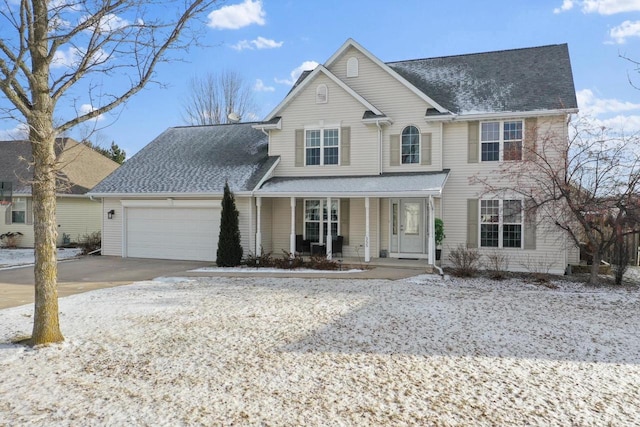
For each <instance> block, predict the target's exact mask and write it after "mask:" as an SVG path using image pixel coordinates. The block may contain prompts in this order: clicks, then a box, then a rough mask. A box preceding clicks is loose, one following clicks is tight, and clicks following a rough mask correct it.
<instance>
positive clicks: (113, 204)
mask: <svg viewBox="0 0 640 427" xmlns="http://www.w3.org/2000/svg"><path fill="white" fill-rule="evenodd" d="M111 209H113V210H114V211H115V215H114V216H113V218H112V219H108V217H107V212H109V211H110V210H111ZM102 224H103V225H102V255H112V256H122V205H121V204H120V199H106V198H105V199H102Z"/></svg>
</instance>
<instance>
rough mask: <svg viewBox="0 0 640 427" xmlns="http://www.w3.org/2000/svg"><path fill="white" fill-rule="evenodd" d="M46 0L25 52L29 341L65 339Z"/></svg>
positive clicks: (37, 8) (38, 4)
mask: <svg viewBox="0 0 640 427" xmlns="http://www.w3.org/2000/svg"><path fill="white" fill-rule="evenodd" d="M48 3H49V2H47V1H43V0H38V1H33V3H32V4H33V16H34V20H33V24H32V27H33V28H32V32H31V33H30V37H29V52H30V54H31V68H32V71H33V74H32V76H31V79H30V89H31V96H32V100H31V102H32V107H31V111H30V114H28V115H27V124H28V125H29V141H30V142H31V148H32V152H33V162H34V165H33V182H32V184H31V194H32V196H33V231H34V246H35V266H34V268H33V270H34V276H35V277H34V280H35V305H34V317H33V333H32V335H31V344H32V345H38V344H47V343H53V342H60V341H63V340H64V337H63V336H62V333H61V332H60V323H59V319H58V283H57V276H58V267H57V264H56V262H57V253H56V240H57V238H58V229H57V226H56V225H57V224H56V223H57V221H56V171H55V168H56V154H55V138H56V134H55V131H54V126H53V112H54V106H55V104H54V101H53V99H52V98H51V93H50V91H49V67H50V64H49V59H48V58H47V54H48V51H49V49H48V48H49V41H48V31H49V21H48V10H47V7H48V6H47V4H48Z"/></svg>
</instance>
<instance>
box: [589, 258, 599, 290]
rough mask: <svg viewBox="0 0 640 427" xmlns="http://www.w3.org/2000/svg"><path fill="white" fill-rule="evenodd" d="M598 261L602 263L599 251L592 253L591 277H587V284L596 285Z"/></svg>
mask: <svg viewBox="0 0 640 427" xmlns="http://www.w3.org/2000/svg"><path fill="white" fill-rule="evenodd" d="M600 261H602V255H601V254H600V251H599V250H596V251H594V252H593V260H592V261H591V275H590V276H589V284H590V285H597V284H598V275H599V274H600Z"/></svg>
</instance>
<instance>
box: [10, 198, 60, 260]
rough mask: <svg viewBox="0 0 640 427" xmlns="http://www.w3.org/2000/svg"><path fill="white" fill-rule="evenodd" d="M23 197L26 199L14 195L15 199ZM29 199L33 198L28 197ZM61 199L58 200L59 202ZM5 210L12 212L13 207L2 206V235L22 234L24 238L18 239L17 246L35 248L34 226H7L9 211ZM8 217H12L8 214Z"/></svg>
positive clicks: (13, 224) (14, 224)
mask: <svg viewBox="0 0 640 427" xmlns="http://www.w3.org/2000/svg"><path fill="white" fill-rule="evenodd" d="M17 197H21V198H24V197H25V196H23V195H14V198H17ZM28 198H29V199H30V198H31V197H28ZM59 200H60V199H58V201H59ZM5 209H8V210H11V206H6V207H5V206H0V213H1V214H2V215H1V217H0V234H4V233H8V232H14V233H18V232H19V233H22V237H20V239H18V241H17V244H18V247H20V248H32V247H33V224H16V223H12V224H5V214H6V212H7V211H5ZM6 215H11V213H8V214H6Z"/></svg>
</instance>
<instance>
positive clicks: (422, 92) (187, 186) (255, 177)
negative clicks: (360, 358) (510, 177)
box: [90, 40, 577, 272]
mask: <svg viewBox="0 0 640 427" xmlns="http://www.w3.org/2000/svg"><path fill="white" fill-rule="evenodd" d="M575 112H577V103H576V97H575V89H574V85H573V76H572V73H571V65H570V61H569V54H568V48H567V46H566V45H551V46H542V47H534V48H527V49H516V50H506V51H499V52H487V53H479V54H471V55H459V56H450V57H442V58H431V59H418V60H410V61H401V62H392V63H383V62H382V61H380V60H379V59H378V58H376V57H375V56H373V55H372V54H371V53H370V52H368V51H367V50H366V49H364V48H363V47H362V46H360V45H359V44H358V43H356V42H355V41H353V40H347V41H346V42H345V44H344V45H343V46H342V47H340V49H338V51H337V52H336V53H335V54H334V55H333V56H332V57H331V58H329V60H328V61H327V62H326V63H325V64H324V65H319V66H318V67H316V69H315V70H313V71H311V72H305V73H304V74H303V75H302V76H301V77H300V79H299V80H298V82H296V84H295V85H294V87H293V89H292V90H291V91H290V92H289V94H288V95H287V96H286V97H285V99H284V100H283V101H282V102H281V103H280V105H278V106H277V107H276V108H275V109H274V110H273V111H272V112H271V113H270V114H269V115H268V116H267V117H266V119H265V121H263V122H260V123H245V124H236V125H222V126H202V127H178V128H171V129H169V130H167V131H165V132H164V133H163V134H162V135H160V136H159V137H158V138H157V139H155V140H154V141H153V142H151V143H150V144H149V145H148V146H147V147H145V148H144V149H143V150H142V151H140V152H139V153H138V154H137V155H136V156H134V157H133V158H132V159H130V160H129V161H128V162H127V163H126V164H125V165H123V166H122V167H121V168H120V169H119V170H118V171H116V172H115V173H114V174H112V175H111V176H110V177H109V178H107V179H106V180H104V181H103V182H101V183H100V184H99V185H97V186H96V187H95V189H94V190H93V191H92V192H91V193H90V194H92V195H94V196H96V197H102V198H103V215H105V218H106V215H107V213H108V212H113V213H114V215H112V217H113V218H112V219H111V220H105V222H104V231H103V252H104V253H105V254H107V255H118V256H124V257H134V256H135V257H150V258H172V259H203V260H215V250H216V247H217V235H218V231H219V230H218V226H219V211H220V200H221V198H222V189H223V186H224V181H225V180H228V181H229V184H230V187H231V189H232V191H234V192H235V195H236V201H237V205H238V209H239V211H240V227H241V234H242V241H243V246H244V249H245V253H249V252H251V253H256V252H260V251H262V250H263V251H265V252H272V253H273V254H274V255H276V256H279V254H281V253H282V251H285V252H293V251H295V250H296V249H300V246H299V244H300V242H301V241H306V242H309V241H310V242H311V246H312V249H317V250H320V251H326V253H328V256H331V255H332V253H333V252H334V251H333V246H334V245H335V244H336V242H337V240H335V239H336V236H338V235H339V236H342V238H341V241H342V243H343V247H342V254H341V256H345V257H361V258H362V259H364V261H366V262H368V261H370V260H371V258H374V257H379V256H380V257H381V256H389V257H397V258H423V259H425V260H426V262H428V263H431V264H432V263H434V262H435V259H434V257H435V241H434V219H435V218H436V217H440V218H442V219H443V221H444V225H445V231H446V236H447V237H446V239H445V242H444V245H443V262H444V264H445V265H446V264H447V254H448V253H449V252H450V250H451V249H453V248H455V247H457V246H458V245H459V244H463V245H465V246H467V247H470V248H479V250H480V251H481V252H482V253H484V254H488V253H491V252H494V251H496V250H498V251H502V252H503V253H505V254H507V256H508V257H509V258H510V268H511V269H524V268H526V265H527V264H531V265H534V264H535V265H539V266H542V265H544V268H545V269H547V270H549V271H552V272H563V271H564V269H565V267H566V265H567V263H569V261H577V251H575V250H574V249H573V248H572V247H571V245H569V244H568V240H567V239H566V237H565V236H560V237H558V236H559V234H558V233H557V231H556V230H554V229H553V228H552V226H551V225H549V224H544V223H543V224H537V222H538V221H536V219H535V218H532V217H531V215H527V214H526V212H528V211H526V210H525V204H526V201H525V200H522V199H521V198H519V197H517V196H515V195H510V196H509V195H507V196H504V195H503V196H502V197H501V198H488V197H487V196H486V195H484V188H482V187H481V186H480V185H479V184H478V185H476V184H472V183H470V180H469V178H470V177H471V176H485V177H486V176H489V177H492V176H494V175H495V174H496V173H497V171H498V170H499V165H501V164H502V163H503V162H517V161H523V159H522V153H523V147H530V146H532V144H533V143H534V141H533V138H531V137H527V135H531V134H534V133H535V132H533V131H534V130H535V129H539V128H540V129H545V130H552V131H555V132H556V134H558V135H559V136H560V138H559V141H560V143H562V142H563V140H564V139H566V138H564V137H566V135H567V126H566V123H567V122H566V120H567V117H568V115H569V114H571V113H575ZM496 179H498V178H497V177H496ZM574 258H575V259H574Z"/></svg>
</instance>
